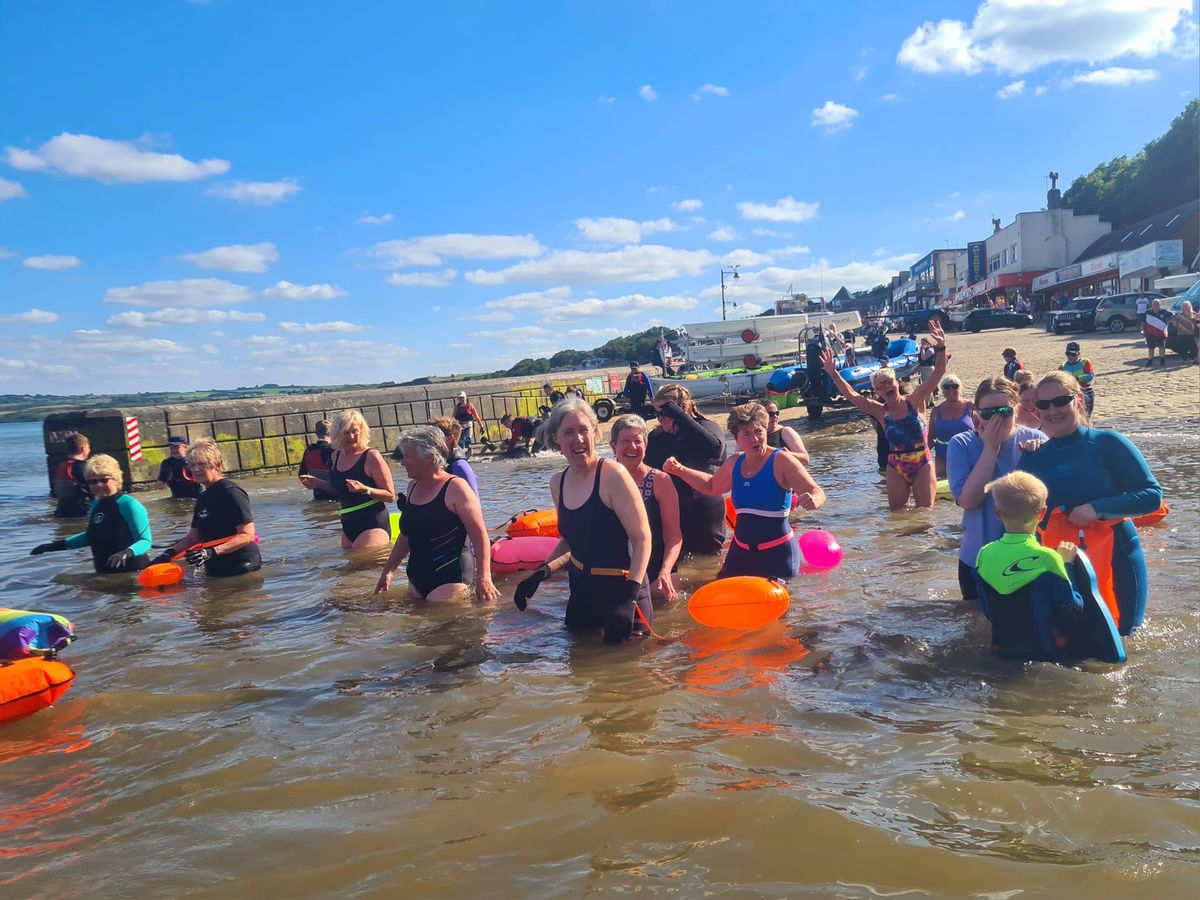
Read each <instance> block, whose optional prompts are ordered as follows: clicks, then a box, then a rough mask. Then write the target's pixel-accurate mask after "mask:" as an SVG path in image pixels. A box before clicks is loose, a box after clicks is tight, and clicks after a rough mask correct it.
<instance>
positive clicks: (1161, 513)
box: [1133, 503, 1171, 528]
mask: <svg viewBox="0 0 1200 900" xmlns="http://www.w3.org/2000/svg"><path fill="white" fill-rule="evenodd" d="M1170 511H1171V507H1169V506H1167V504H1165V503H1163V504H1160V505H1159V507H1158V509H1156V510H1155V511H1154V512H1152V513H1146V514H1145V515H1144V516H1134V518H1133V524H1134V525H1136V526H1137V527H1138V528H1145V527H1146V526H1147V525H1157V524H1158V523H1159V522H1161V521H1162V520H1163V519H1165V518H1166V517H1167V513H1169V512H1170Z"/></svg>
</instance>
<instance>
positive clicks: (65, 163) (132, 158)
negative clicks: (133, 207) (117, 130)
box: [7, 132, 229, 184]
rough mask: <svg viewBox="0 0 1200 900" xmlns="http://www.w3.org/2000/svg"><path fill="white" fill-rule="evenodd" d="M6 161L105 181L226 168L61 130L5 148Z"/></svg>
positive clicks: (197, 174) (184, 177) (193, 175)
mask: <svg viewBox="0 0 1200 900" xmlns="http://www.w3.org/2000/svg"><path fill="white" fill-rule="evenodd" d="M7 149H8V164H9V165H10V166H12V167H13V168H14V169H21V170H22V171H25V172H50V173H54V174H57V175H70V176H72V177H75V178H92V179H94V180H96V181H101V182H104V183H105V184H115V183H127V184H131V183H138V182H147V181H196V180H198V179H201V178H209V177H211V176H213V175H223V174H225V173H226V172H228V171H229V162H228V161H227V160H224V159H204V160H201V161H200V162H192V161H191V160H188V159H184V158H183V157H182V156H180V155H179V154H178V153H155V152H152V151H149V150H143V149H141V148H139V147H136V146H134V145H133V144H132V143H128V142H125V141H112V140H108V139H107V138H98V137H93V136H92V135H88V134H69V133H67V132H63V133H62V134H60V135H58V136H57V137H53V138H51V139H50V140H48V141H46V143H44V144H42V146H40V147H38V149H37V150H32V151H31V150H22V149H20V148H18V147H9V148H7Z"/></svg>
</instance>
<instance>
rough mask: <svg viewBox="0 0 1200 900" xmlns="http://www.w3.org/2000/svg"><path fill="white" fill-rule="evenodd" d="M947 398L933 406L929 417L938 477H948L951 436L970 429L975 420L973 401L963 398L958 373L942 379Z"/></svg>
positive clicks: (930, 435)
mask: <svg viewBox="0 0 1200 900" xmlns="http://www.w3.org/2000/svg"><path fill="white" fill-rule="evenodd" d="M942 393H943V394H945V396H946V399H945V400H943V401H942V402H941V403H939V404H938V405H937V406H935V407H934V408H933V415H932V416H931V417H930V419H929V437H930V438H931V439H932V440H933V461H934V467H935V469H936V472H937V477H938V478H945V477H946V448H947V447H949V446H950V438H952V437H954V436H955V435H956V434H962V433H963V432H964V431H970V430H971V429H972V428H973V427H974V425H975V421H974V419H973V417H972V416H971V413H972V408H971V401H970V400H964V399H963V398H962V381H961V380H960V379H959V377H958V376H957V375H947V376H946V377H945V378H943V379H942Z"/></svg>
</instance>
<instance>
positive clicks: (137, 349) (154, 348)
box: [67, 328, 187, 357]
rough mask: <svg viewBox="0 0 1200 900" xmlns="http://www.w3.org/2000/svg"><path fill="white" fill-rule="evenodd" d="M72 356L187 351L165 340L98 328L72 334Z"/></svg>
mask: <svg viewBox="0 0 1200 900" xmlns="http://www.w3.org/2000/svg"><path fill="white" fill-rule="evenodd" d="M67 340H68V342H69V346H70V347H71V353H72V355H78V354H93V355H96V356H99V357H110V356H113V355H136V354H139V353H144V354H170V355H173V354H176V353H183V352H185V351H186V350H187V348H186V347H184V346H183V345H182V344H178V343H176V342H175V341H168V340H166V339H165V338H136V339H131V338H130V337H129V335H127V334H113V333H112V332H109V331H101V330H100V329H98V328H90V329H84V330H81V331H73V332H71V336H70V337H69V338H68V339H67Z"/></svg>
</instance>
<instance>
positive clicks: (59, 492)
mask: <svg viewBox="0 0 1200 900" xmlns="http://www.w3.org/2000/svg"><path fill="white" fill-rule="evenodd" d="M67 446H68V447H70V451H69V452H68V453H67V458H66V459H64V460H63V461H62V462H60V463H59V464H58V466H57V467H56V468H55V470H54V478H53V484H54V496H55V497H56V498H57V499H58V504H57V505H56V506H55V507H54V515H55V516H57V517H58V518H60V519H79V518H82V517H83V516H86V515H87V514H88V507H90V506H91V505H92V494H91V492H90V491H89V490H88V486H87V481H86V479H85V478H84V474H83V470H84V463H85V462H86V460H87V458H88V457H89V456H91V454H92V445H91V442H90V441H89V440H88V439H87V435H84V434H78V433H76V434H73V435H71V436H70V438H68V439H67Z"/></svg>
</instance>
